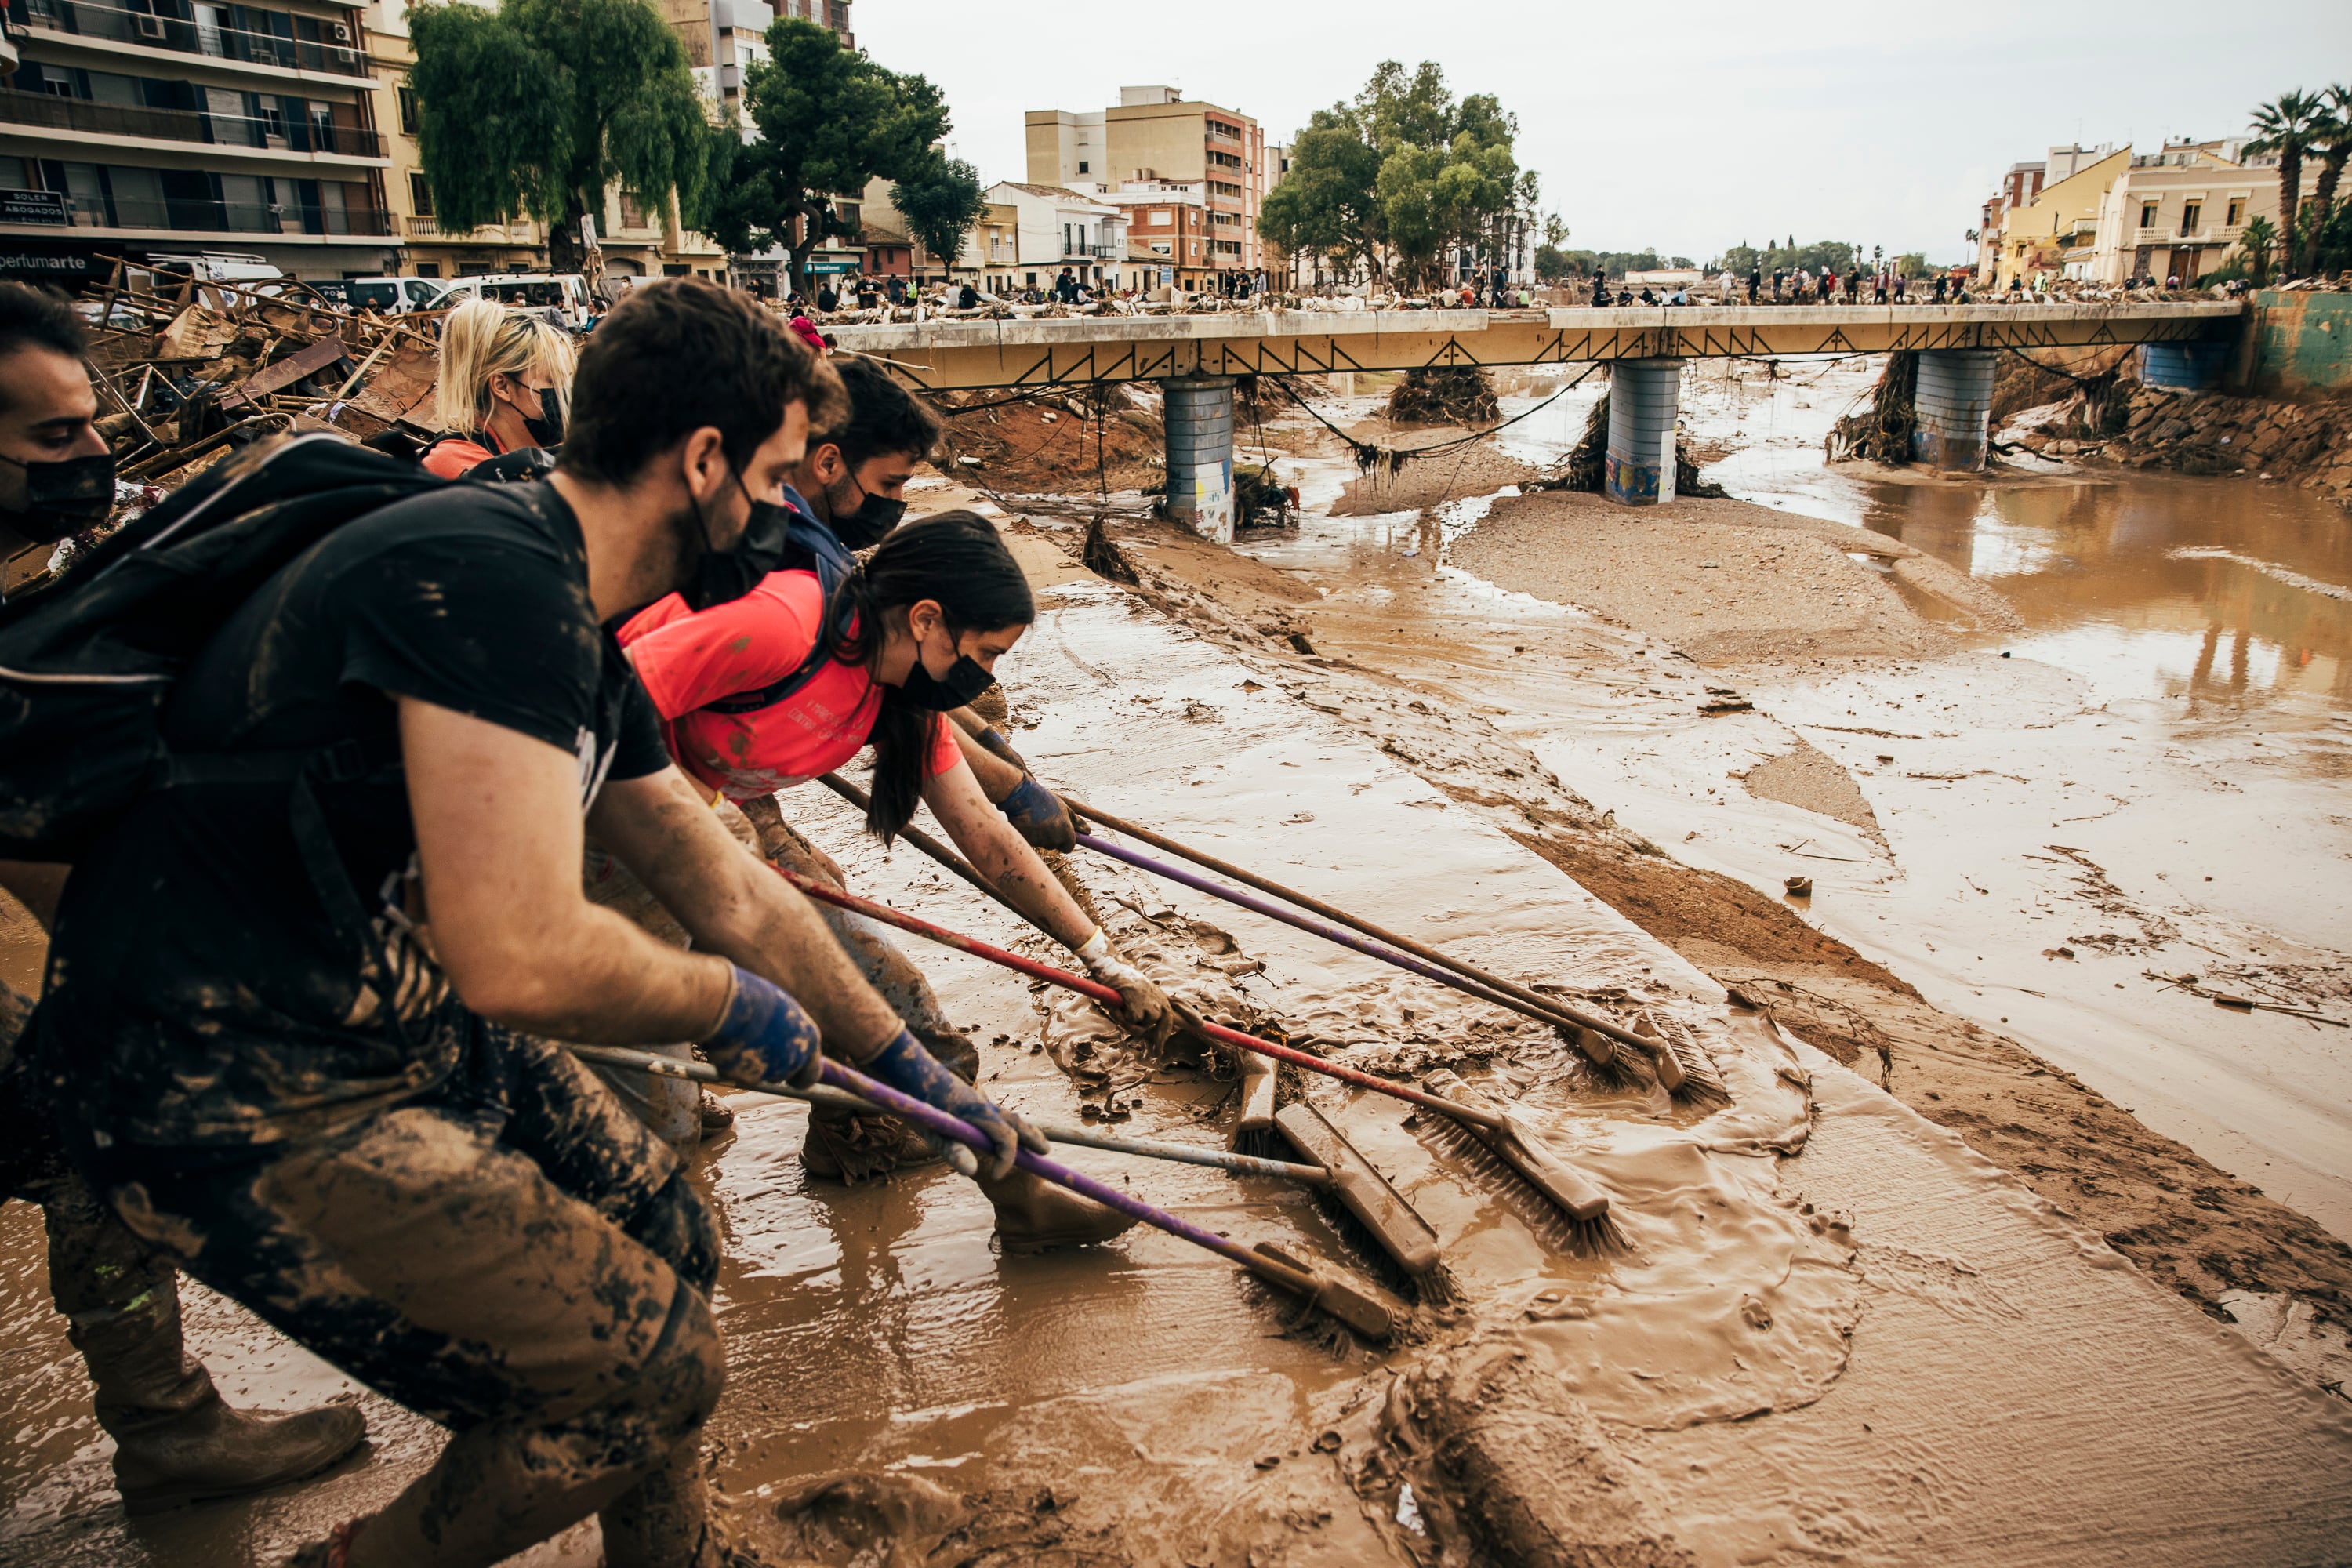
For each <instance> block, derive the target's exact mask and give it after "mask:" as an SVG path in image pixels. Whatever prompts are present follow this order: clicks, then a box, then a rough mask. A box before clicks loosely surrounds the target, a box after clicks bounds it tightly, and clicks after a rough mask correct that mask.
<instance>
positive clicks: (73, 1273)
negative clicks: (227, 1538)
mask: <svg viewBox="0 0 2352 1568" xmlns="http://www.w3.org/2000/svg"><path fill="white" fill-rule="evenodd" d="M39 1195H40V1203H41V1216H42V1219H43V1221H44V1222H45V1223H46V1224H47V1227H48V1234H49V1289H50V1292H51V1293H52V1294H53V1295H54V1296H55V1297H56V1298H57V1304H58V1310H59V1311H61V1312H63V1313H64V1314H65V1315H66V1334H67V1337H68V1338H69V1339H70V1340H72V1342H73V1346H74V1349H76V1350H78V1351H79V1352H81V1357H82V1360H83V1362H84V1363H87V1364H88V1366H89V1379H90V1382H91V1383H92V1384H96V1385H97V1392H98V1397H97V1400H96V1402H95V1403H96V1405H97V1407H98V1423H99V1425H100V1426H103V1427H105V1428H106V1430H107V1432H108V1433H109V1434H110V1436H112V1437H113V1438H114V1445H115V1447H114V1478H115V1484H116V1485H117V1487H118V1488H119V1489H121V1493H122V1503H123V1507H124V1509H125V1510H128V1511H130V1512H131V1513H148V1512H152V1511H154V1510H158V1509H166V1508H176V1507H178V1506H179V1505H180V1504H182V1503H189V1502H196V1501H199V1500H204V1499H206V1498H221V1497H234V1496H236V1494H237V1493H239V1492H249V1491H258V1490H259V1489H262V1488H264V1487H274V1486H278V1485H280V1484H281V1483H283V1482H286V1481H290V1480H296V1479H299V1478H301V1477H303V1476H307V1475H310V1473H311V1472H313V1471H315V1470H321V1469H324V1468H326V1467H328V1466H329V1465H331V1464H333V1463H334V1462H335V1461H336V1460H337V1459H340V1458H342V1457H343V1456H344V1455H346V1454H348V1453H350V1452H351V1451H352V1449H353V1448H355V1447H359V1442H360V1439H361V1438H362V1437H364V1436H367V1422H366V1419H365V1418H364V1417H362V1415H360V1413H359V1412H358V1411H357V1410H355V1409H353V1408H352V1406H350V1405H321V1406H320V1407H319V1408H318V1409H315V1410H305V1411H301V1412H299V1413H297V1414H295V1415H279V1414H278V1413H277V1412H275V1411H257V1412H250V1413H248V1412H245V1411H238V1410H233V1409H231V1408H229V1406H228V1405H226V1404H224V1403H223V1402H222V1400H221V1396H220V1394H218V1393H217V1392H216V1391H215V1389H214V1387H213V1380H212V1377H211V1375H210V1374H209V1373H206V1372H205V1369H204V1366H203V1364H202V1363H199V1362H194V1361H191V1360H189V1359H188V1356H187V1352H186V1350H185V1348H184V1346H183V1344H182V1342H181V1337H180V1290H179V1276H178V1273H177V1271H176V1270H174V1269H173V1268H172V1266H171V1265H170V1264H169V1263H168V1262H166V1261H165V1260H164V1259H163V1258H161V1257H160V1256H158V1255H157V1254H156V1253H155V1251H154V1250H153V1249H152V1248H151V1247H148V1246H147V1244H146V1243H145V1242H143V1241H142V1240H140V1239H139V1238H138V1237H136V1236H133V1235H132V1234H131V1231H130V1228H129V1227H128V1226H125V1225H123V1223H122V1222H121V1220H120V1219H118V1218H117V1217H116V1216H115V1215H114V1212H113V1211H112V1210H111V1209H110V1208H107V1207H106V1206H105V1205H103V1204H101V1203H100V1201H99V1199H98V1196H97V1194H94V1193H92V1192H91V1191H90V1190H89V1187H88V1186H87V1185H85V1184H83V1183H82V1181H81V1179H80V1178H79V1176H75V1175H72V1174H70V1173H59V1174H58V1175H57V1176H56V1177H55V1178H54V1179H52V1180H50V1181H47V1182H46V1183H44V1184H43V1186H42V1190H41V1192H40V1194H39Z"/></svg>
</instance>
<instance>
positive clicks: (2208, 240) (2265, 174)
mask: <svg viewBox="0 0 2352 1568" xmlns="http://www.w3.org/2000/svg"><path fill="white" fill-rule="evenodd" d="M2051 153H2052V163H2051V164H2050V174H2051V176H2052V177H2051V178H2050V179H2049V180H2048V181H2047V183H2045V184H2043V185H2042V189H2041V191H2040V193H2039V194H2038V195H2035V196H2034V197H2033V199H2032V201H2030V202H2028V203H2027V204H2025V205H2023V206H2022V207H2021V208H2019V209H2016V210H2012V211H2010V212H2007V213H2005V214H2004V215H2003V221H2002V226H2001V230H2000V236H1999V242H1998V245H1997V247H1996V252H1995V266H1996V276H1995V279H1994V281H1995V283H1996V285H1997V286H1998V287H2000V288H2002V289H2006V288H2008V287H2009V286H2010V284H2011V282H2012V281H2016V280H2020V279H2022V280H2024V281H2026V282H2028V283H2031V282H2032V281H2033V280H2034V279H2037V278H2044V277H2046V278H2050V279H2068V280H2070V281H2074V282H2079V283H2105V284H2110V285H2113V284H2119V283H2126V282H2130V281H2133V280H2135V279H2149V280H2152V281H2154V282H2157V283H2162V282H2165V281H2166V280H2167V279H2174V278H2177V279H2179V280H2180V281H2181V283H2182V284H2183V285H2184V286H2192V287H2193V286H2194V285H2195V283H2196V281H2197V279H2198V278H2199V277H2200V276H2202V275H2203V274H2205V273H2207V272H2210V271H2211V270H2213V269H2214V268H2217V267H2219V266H2221V264H2222V262H2223V261H2224V259H2226V258H2228V256H2229V254H2230V252H2231V250H2233V249H2234V248H2236V247H2237V244H2238V241H2239V239H2240V237H2242V236H2243V234H2244V233H2245V227H2246V220H2247V219H2248V218H2251V217H2256V216H2260V217H2266V218H2268V219H2270V220H2271V221H2272V222H2273V224H2275V223H2276V222H2277V221H2278V163H2277V160H2276V159H2274V158H2249V157H2247V156H2246V152H2245V140H2244V138H2242V137H2238V138H2228V139H2224V140H2221V141H2216V142H2186V141H2184V142H2166V143H2165V144H2164V146H2163V147H2162V148H2161V149H2159V150H2158V151H2157V152H2154V153H2135V152H2133V151H2132V149H2131V148H2130V147H2129V146H2124V147H2118V148H2112V149H2110V148H2105V147H2101V148H2096V149H2091V150H2084V149H2081V148H2055V147H2053V148H2052V149H2051ZM2068 153H2071V154H2076V156H2075V157H2073V158H2062V156H2061V155H2062V154H2068ZM2084 159H2087V160H2088V161H2087V162H2084V161H2083V160H2084Z"/></svg>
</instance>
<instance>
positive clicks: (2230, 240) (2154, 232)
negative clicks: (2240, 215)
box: [2126, 223, 2246, 246]
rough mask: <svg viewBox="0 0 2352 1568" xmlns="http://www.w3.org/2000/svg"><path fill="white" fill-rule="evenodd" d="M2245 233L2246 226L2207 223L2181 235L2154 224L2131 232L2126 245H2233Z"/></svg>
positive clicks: (2240, 224)
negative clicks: (2190, 232) (2194, 230)
mask: <svg viewBox="0 0 2352 1568" xmlns="http://www.w3.org/2000/svg"><path fill="white" fill-rule="evenodd" d="M2245 232H2246V226H2245V225H2244V224H2242V223H2209V224H2207V225H2206V226H2204V227H2202V228H2200V229H2198V230H2197V231H2196V232H2195V233H2193V234H2181V233H2179V231H2177V230H2174V229H2169V228H2167V227H2165V226H2163V225H2161V224H2156V225H2152V226H2147V227H2143V228H2137V229H2134V230H2132V231H2131V237H2130V238H2129V239H2128V240H2126V244H2127V245H2131V246H2142V245H2151V246H2154V245H2235V244H2237V243H2238V237H2239V236H2241V235H2242V234H2244V233H2245Z"/></svg>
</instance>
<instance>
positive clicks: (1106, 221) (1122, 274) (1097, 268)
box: [988, 180, 1134, 289]
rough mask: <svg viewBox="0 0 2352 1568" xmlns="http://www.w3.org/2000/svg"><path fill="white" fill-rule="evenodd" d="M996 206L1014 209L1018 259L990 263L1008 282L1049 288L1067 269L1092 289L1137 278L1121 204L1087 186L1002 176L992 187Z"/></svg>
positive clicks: (1012, 286)
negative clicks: (1077, 188)
mask: <svg viewBox="0 0 2352 1568" xmlns="http://www.w3.org/2000/svg"><path fill="white" fill-rule="evenodd" d="M988 199H989V202H990V203H991V205H992V206H1005V207H1010V208H1012V209H1013V225H1014V226H1013V250H1014V256H1013V264H1012V265H1011V266H1009V267H1003V266H1001V265H1000V264H999V263H996V262H991V263H990V266H991V268H992V275H993V276H997V277H1001V278H1003V279H1004V285H1003V286H1004V287H1006V288H1009V289H1033V288H1034V289H1050V288H1052V287H1053V286H1054V281H1055V279H1057V278H1059V277H1060V276H1061V275H1062V269H1063V268H1069V269H1070V270H1071V271H1072V272H1073V273H1074V274H1076V277H1077V279H1078V280H1079V281H1080V282H1082V283H1084V284H1086V285H1087V287H1088V288H1095V287H1106V288H1111V289H1124V288H1128V287H1130V286H1131V285H1132V284H1133V282H1134V273H1133V269H1132V268H1130V267H1129V265H1128V262H1127V219H1126V216H1125V215H1124V214H1122V213H1121V212H1120V211H1119V209H1118V207H1116V206H1113V205H1111V204H1109V203H1108V202H1106V201H1102V200H1100V199H1098V198H1097V197H1096V196H1094V195H1088V194H1087V193H1086V192H1083V191H1074V190H1070V189H1067V188H1066V187H1064V186H1061V185H1039V184H1024V183H1022V182H1020V181H1016V180H1003V181H1000V182H998V183H997V184H994V185H992V186H991V187H990V188H989V192H988Z"/></svg>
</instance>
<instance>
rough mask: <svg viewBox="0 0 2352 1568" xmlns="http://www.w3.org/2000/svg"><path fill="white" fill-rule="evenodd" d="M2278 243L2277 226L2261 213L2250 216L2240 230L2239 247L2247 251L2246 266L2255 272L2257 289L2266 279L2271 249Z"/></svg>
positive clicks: (2254, 283) (2253, 279) (2254, 277)
mask: <svg viewBox="0 0 2352 1568" xmlns="http://www.w3.org/2000/svg"><path fill="white" fill-rule="evenodd" d="M2277 244H2278V227H2277V226H2276V225H2274V224H2273V223H2272V222H2271V220H2270V219H2268V218H2266V217H2264V216H2262V214H2260V213H2256V214H2255V215H2254V216H2252V217H2250V218H2248V219H2247V220H2246V226H2245V227H2244V228H2243V229H2242V230H2240V231H2239V234H2238V248H2239V249H2241V250H2242V251H2244V252H2245V253H2246V266H2247V268H2248V269H2249V270H2251V271H2252V273H2253V278H2252V279H2251V281H2252V283H2253V285H2254V287H2255V288H2257V289H2259V288H2261V287H2262V286H2263V282H2264V281H2265V279H2264V276H2263V275H2264V274H2265V273H2267V272H2268V271H2269V270H2270V265H2271V250H2272V247H2274V246H2276V245H2277Z"/></svg>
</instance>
